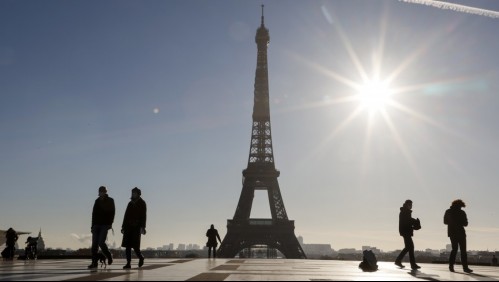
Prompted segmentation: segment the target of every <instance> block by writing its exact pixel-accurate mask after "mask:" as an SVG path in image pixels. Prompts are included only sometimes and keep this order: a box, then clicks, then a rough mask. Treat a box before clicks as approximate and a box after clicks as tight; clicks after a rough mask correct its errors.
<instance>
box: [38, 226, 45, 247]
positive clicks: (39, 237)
mask: <svg viewBox="0 0 499 282" xmlns="http://www.w3.org/2000/svg"><path fill="white" fill-rule="evenodd" d="M36 248H37V249H38V251H45V241H43V237H42V228H41V227H40V232H38V244H37V246H36Z"/></svg>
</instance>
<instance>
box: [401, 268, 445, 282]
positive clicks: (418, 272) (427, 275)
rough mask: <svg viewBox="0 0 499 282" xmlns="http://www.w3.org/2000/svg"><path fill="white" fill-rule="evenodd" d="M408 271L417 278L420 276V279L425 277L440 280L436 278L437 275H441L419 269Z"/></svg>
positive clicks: (429, 279)
mask: <svg viewBox="0 0 499 282" xmlns="http://www.w3.org/2000/svg"><path fill="white" fill-rule="evenodd" d="M408 273H409V274H410V275H412V276H414V277H416V278H419V279H424V280H428V281H440V280H438V279H437V278H435V277H440V276H439V275H431V274H426V273H423V272H421V271H419V270H411V271H410V272H408Z"/></svg>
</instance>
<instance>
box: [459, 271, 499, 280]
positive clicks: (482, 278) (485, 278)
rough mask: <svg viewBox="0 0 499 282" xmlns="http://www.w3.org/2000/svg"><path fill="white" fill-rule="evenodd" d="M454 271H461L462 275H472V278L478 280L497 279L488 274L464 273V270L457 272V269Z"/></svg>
mask: <svg viewBox="0 0 499 282" xmlns="http://www.w3.org/2000/svg"><path fill="white" fill-rule="evenodd" d="M456 273H461V274H463V275H469V276H472V277H473V278H475V279H476V280H478V281H499V280H497V279H495V278H492V277H490V276H487V275H483V274H478V273H465V272H457V271H456Z"/></svg>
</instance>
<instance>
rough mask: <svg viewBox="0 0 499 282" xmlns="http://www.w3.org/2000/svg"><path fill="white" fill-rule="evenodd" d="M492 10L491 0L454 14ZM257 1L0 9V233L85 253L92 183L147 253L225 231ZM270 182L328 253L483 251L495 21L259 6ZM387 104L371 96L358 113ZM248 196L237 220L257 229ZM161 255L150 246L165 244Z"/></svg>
mask: <svg viewBox="0 0 499 282" xmlns="http://www.w3.org/2000/svg"><path fill="white" fill-rule="evenodd" d="M450 2H452V3H457V4H463V5H466V4H468V5H471V4H473V6H474V7H477V8H481V9H486V10H491V11H499V3H497V2H496V1H491V0H481V1H473V2H471V1H450ZM261 4H262V3H260V2H258V1H244V2H242V1H236V2H234V1H225V0H215V1H209V2H199V1H189V0H188V1H176V0H173V1H140V2H137V1H110V0H108V1H100V2H98V3H93V2H92V3H90V2H87V1H71V2H67V1H43V2H39V1H22V2H18V1H2V2H0V38H1V40H0V99H1V101H0V132H1V133H0V135H1V136H2V138H1V140H2V147H1V149H0V157H1V158H2V162H0V185H1V187H2V197H1V199H0V214H2V220H1V222H0V224H1V226H0V229H2V230H3V229H7V228H9V227H14V228H15V229H17V230H21V231H31V230H32V231H33V232H34V233H36V232H37V230H38V229H39V228H40V227H41V228H42V230H43V236H44V240H45V243H46V245H47V247H51V248H63V249H66V248H72V249H78V248H81V247H87V246H86V245H85V244H86V243H85V242H87V241H86V240H88V238H89V236H90V216H91V209H92V205H93V201H94V200H95V198H96V197H97V189H98V187H99V186H101V185H105V186H106V187H108V190H109V195H110V196H111V197H112V198H114V200H115V203H116V210H117V213H116V218H115V222H114V225H113V228H114V234H113V233H112V232H109V240H110V241H111V242H113V241H115V242H117V243H118V244H119V243H120V242H121V234H120V232H119V230H120V227H121V221H122V220H123V214H124V210H125V208H126V205H127V203H128V201H129V198H130V192H131V189H132V188H133V187H139V188H141V190H142V197H143V199H144V200H145V201H146V202H147V204H148V223H147V235H146V236H144V237H143V241H142V244H143V246H144V248H148V247H155V246H162V245H164V244H166V242H174V243H176V244H177V243H179V242H186V241H188V242H195V243H196V244H200V245H201V246H203V242H205V241H206V238H205V232H206V230H207V229H208V228H209V226H210V224H214V225H215V227H216V228H217V229H218V230H219V232H220V235H221V236H222V237H223V236H224V235H225V234H226V221H227V219H231V218H232V217H233V215H234V210H235V208H236V206H237V200H238V197H239V194H240V192H241V171H242V170H243V169H244V168H245V167H246V165H247V157H248V149H249V146H250V144H249V141H250V133H251V132H250V131H251V113H252V107H253V89H254V88H253V82H254V76H255V66H256V54H257V48H256V45H255V43H254V36H255V32H256V29H257V28H258V27H259V24H260V5H261ZM263 4H265V26H266V27H267V28H268V29H269V33H270V38H271V40H270V45H269V48H268V64H269V88H270V93H269V95H270V100H271V105H270V108H271V120H272V131H273V133H272V135H273V149H274V156H275V164H276V168H277V169H278V170H280V172H281V175H280V177H279V185H280V189H281V191H282V197H283V200H284V202H285V203H286V210H287V212H288V214H289V218H290V219H293V220H294V221H295V234H296V235H297V236H303V237H304V238H306V241H307V243H325V244H331V246H332V247H333V248H334V249H335V250H337V249H341V248H349V247H356V248H359V247H360V246H366V245H369V246H376V247H378V248H379V249H382V250H384V251H389V250H395V249H401V248H402V246H403V241H402V238H401V237H400V236H399V234H398V212H399V207H400V206H402V204H403V202H404V201H405V200H406V199H412V200H413V201H414V208H413V217H418V218H420V219H421V223H422V229H421V230H419V231H416V232H415V235H414V242H415V248H416V249H417V250H424V249H427V248H430V249H440V248H441V246H445V245H446V244H448V242H449V239H448V238H447V234H446V226H445V225H444V224H443V213H444V212H445V210H446V209H447V208H448V207H449V206H450V203H451V202H452V200H454V199H457V198H462V199H463V200H464V201H465V202H466V203H467V207H466V208H465V211H466V212H467V214H468V219H469V222H470V225H469V227H468V228H467V233H468V249H470V250H478V249H480V250H485V249H489V250H497V249H499V243H497V238H499V223H498V222H497V220H496V218H497V217H498V205H497V200H496V199H497V198H499V191H498V190H497V189H496V185H497V184H498V183H499V176H498V175H497V171H498V169H499V162H498V161H497V160H499V149H498V148H497V146H496V143H497V142H496V141H497V140H499V128H498V127H497V125H496V121H497V120H498V119H499V113H498V112H497V111H496V107H495V106H496V105H498V104H499V96H498V95H497V93H498V92H499V91H498V90H499V71H498V68H497V66H498V63H499V59H498V58H497V56H496V50H499V40H498V39H497V30H499V20H498V19H496V18H491V17H487V16H481V15H477V14H469V13H461V12H459V11H453V10H444V9H438V8H435V7H431V6H426V5H414V4H412V3H405V2H404V1H395V0H384V1H369V2H367V1H360V0H359V1H357V0H348V1H292V2H285V1H281V0H278V1H272V2H271V1H268V2H263ZM375 88H376V91H377V92H390V94H391V96H390V97H389V98H387V99H386V100H385V101H382V102H380V101H378V100H376V101H372V100H365V99H364V100H363V99H358V98H359V97H362V93H363V92H364V91H368V90H369V91H372V89H375ZM265 198H266V195H263V194H261V193H256V195H255V199H254V203H253V210H252V218H269V217H270V211H269V209H268V203H267V202H265V201H266V199H265ZM161 242H164V243H161Z"/></svg>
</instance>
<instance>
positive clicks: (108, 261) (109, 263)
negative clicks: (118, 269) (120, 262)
mask: <svg viewBox="0 0 499 282" xmlns="http://www.w3.org/2000/svg"><path fill="white" fill-rule="evenodd" d="M111 264H113V258H112V257H108V258H107V265H111Z"/></svg>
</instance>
